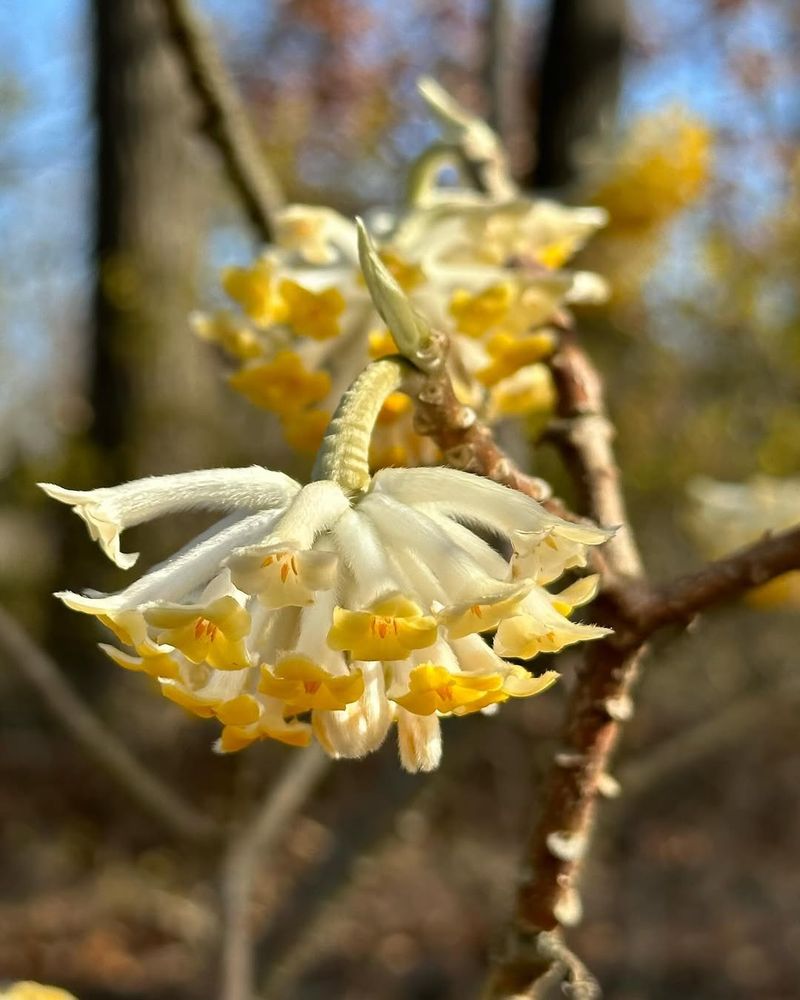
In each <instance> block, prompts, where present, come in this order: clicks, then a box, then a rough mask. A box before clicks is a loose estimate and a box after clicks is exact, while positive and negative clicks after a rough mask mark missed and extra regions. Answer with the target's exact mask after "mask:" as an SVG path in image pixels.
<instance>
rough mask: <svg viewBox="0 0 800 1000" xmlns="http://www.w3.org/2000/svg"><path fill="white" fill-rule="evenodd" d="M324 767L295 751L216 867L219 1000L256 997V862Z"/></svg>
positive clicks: (319, 754) (315, 755) (314, 751)
mask: <svg viewBox="0 0 800 1000" xmlns="http://www.w3.org/2000/svg"><path fill="white" fill-rule="evenodd" d="M330 766H331V759H330V758H329V757H328V756H326V754H325V753H324V752H323V751H322V750H321V749H320V748H319V747H318V746H316V745H314V746H311V747H309V748H308V749H306V750H304V751H302V752H300V753H299V755H298V756H297V757H295V758H294V759H293V760H292V761H291V762H290V763H289V764H288V765H287V767H286V769H285V770H284V772H283V774H282V775H281V777H280V778H279V779H278V781H277V783H276V784H275V785H273V786H272V787H271V788H269V790H268V791H267V793H266V795H265V796H264V800H263V803H262V804H261V806H260V807H258V808H257V809H256V811H255V813H254V814H253V815H252V817H251V818H250V819H249V820H248V821H247V822H246V824H245V826H244V828H243V829H242V830H241V831H240V832H238V833H236V834H235V835H234V836H233V838H232V839H231V841H230V843H229V845H228V849H227V851H226V854H225V858H224V860H223V865H222V896H223V930H222V933H223V945H222V985H221V990H220V998H221V1000H253V998H254V996H255V995H256V989H255V968H254V956H253V943H254V941H253V929H252V924H251V914H250V905H251V901H252V895H253V883H254V881H255V879H256V877H257V874H258V868H259V863H260V862H261V860H262V858H265V857H268V856H269V854H270V852H271V851H272V849H273V848H274V847H275V846H276V845H277V843H278V842H279V841H280V838H281V836H282V834H283V833H284V831H285V830H286V828H287V826H288V825H289V823H290V822H291V820H292V819H293V818H294V817H295V816H296V815H297V813H298V812H299V811H300V809H301V808H302V807H303V804H304V803H305V802H306V800H307V799H308V798H309V796H310V795H311V793H312V792H313V790H314V789H315V788H316V786H317V785H318V784H319V782H320V781H321V780H322V778H323V776H324V775H325V774H326V773H327V771H328V769H329V768H330Z"/></svg>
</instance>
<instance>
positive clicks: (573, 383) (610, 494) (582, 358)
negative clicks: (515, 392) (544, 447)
mask: <svg viewBox="0 0 800 1000" xmlns="http://www.w3.org/2000/svg"><path fill="white" fill-rule="evenodd" d="M549 366H550V371H551V372H552V375H553V381H554V382H555V386H556V392H557V397H558V410H557V412H558V419H557V420H556V421H554V422H553V424H552V425H551V427H550V429H549V432H548V436H549V438H550V439H551V440H553V441H554V443H555V444H556V446H557V447H558V449H559V451H560V453H561V455H562V457H563V459H564V462H565V463H566V465H567V468H568V469H569V470H570V472H571V473H572V477H573V479H574V481H575V484H576V486H577V488H578V491H579V510H581V511H582V512H583V513H585V514H587V515H588V516H589V517H591V518H593V519H594V520H595V521H596V522H597V523H598V524H601V525H603V527H607V528H612V527H616V528H617V533H616V535H615V536H614V538H613V539H612V540H611V541H610V542H608V543H607V545H606V546H604V553H605V558H606V561H607V563H608V566H609V568H610V569H611V570H612V571H613V572H614V573H616V574H619V575H621V576H630V577H640V576H642V561H641V558H640V556H639V552H638V550H637V548H636V543H635V541H634V539H633V535H632V534H631V530H630V528H629V526H628V516H627V511H626V509H625V500H624V498H623V495H622V488H621V484H620V474H619V468H618V467H617V462H616V459H615V457H614V451H613V449H612V447H611V443H612V441H613V440H614V436H615V432H614V428H613V426H612V424H611V422H610V421H609V419H608V414H607V413H606V408H605V401H604V399H603V384H602V379H601V377H600V375H599V374H598V372H597V370H596V369H595V367H594V365H593V364H592V362H591V360H590V359H589V357H588V355H587V354H585V353H584V351H583V350H582V349H581V348H580V347H579V346H578V344H577V342H576V340H575V336H574V334H573V333H572V332H571V331H569V330H566V331H564V334H563V342H562V345H561V347H560V348H559V350H558V351H556V353H555V354H554V355H553V357H552V358H551V359H550V362H549Z"/></svg>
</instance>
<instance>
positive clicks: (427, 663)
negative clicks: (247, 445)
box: [43, 467, 609, 771]
mask: <svg viewBox="0 0 800 1000" xmlns="http://www.w3.org/2000/svg"><path fill="white" fill-rule="evenodd" d="M43 488H44V490H45V491H46V492H47V493H48V494H49V495H50V496H52V497H54V498H55V499H57V500H60V501H62V502H64V503H67V504H69V505H71V506H72V507H73V509H74V510H75V512H76V513H77V514H79V515H80V517H81V518H83V520H84V521H85V522H86V524H87V526H88V528H89V531H90V534H91V535H92V537H93V538H94V539H95V540H97V541H98V542H99V544H100V545H101V547H102V548H103V550H104V552H105V553H106V554H107V555H108V556H109V557H110V558H111V559H112V560H113V561H114V562H116V563H117V564H118V565H120V566H122V567H125V568H128V567H130V566H131V565H132V564H133V563H134V562H135V561H136V558H137V556H136V555H135V554H128V553H123V552H122V551H121V549H120V534H121V533H122V531H123V530H124V529H125V528H127V527H130V526H132V525H135V524H140V523H142V522H145V521H148V520H151V519H152V518H155V517H158V516H161V515H164V514H169V513H174V512H178V511H184V510H188V509H196V508H202V509H208V510H219V511H221V512H224V514H225V516H224V517H223V518H222V520H220V521H219V522H218V523H217V524H216V525H214V527H212V528H211V529H210V530H208V531H206V532H205V533H204V534H202V535H201V536H199V537H198V538H196V539H195V540H194V541H192V542H191V543H190V544H188V545H187V546H186V547H184V548H183V549H182V550H181V551H179V552H178V553H177V554H176V555H174V556H173V557H171V558H170V559H168V560H167V561H165V562H164V563H162V564H161V565H159V566H156V567H155V568H153V569H151V570H150V571H149V572H148V573H146V574H145V575H144V576H142V577H141V578H140V579H138V580H137V581H136V582H135V583H133V584H131V586H129V587H128V588H127V589H125V590H123V591H121V592H120V593H117V594H110V595H102V594H96V593H91V592H90V593H88V594H86V595H81V594H75V593H62V594H60V595H59V596H60V597H61V599H62V600H63V601H64V602H65V603H66V604H67V605H68V606H69V607H70V608H73V609H75V610H77V611H81V612H85V613H88V614H92V615H95V616H97V617H98V619H99V620H100V621H101V622H102V623H103V624H104V625H105V626H107V627H108V628H109V629H110V630H111V631H112V632H113V633H114V635H115V636H116V638H117V639H118V641H119V643H120V644H121V647H122V648H120V646H117V645H104V646H103V648H104V649H105V650H106V652H107V653H108V654H109V656H110V657H111V658H112V659H113V660H114V661H115V662H116V663H118V664H119V665H120V666H122V667H125V668H127V669H131V670H137V671H142V672H144V673H146V674H149V675H150V676H152V677H154V678H156V680H157V681H158V683H159V685H160V688H161V691H162V692H163V694H164V695H165V696H166V697H167V698H170V699H172V700H173V701H175V702H177V703H178V704H180V705H182V706H184V707H185V708H187V709H189V710H191V711H192V712H194V713H196V714H197V715H200V716H206V717H216V718H217V719H218V720H219V721H220V722H221V723H222V725H223V729H222V734H221V737H220V739H219V740H218V742H217V748H218V749H219V750H221V751H224V752H227V751H233V750H238V749H240V748H242V747H245V746H247V745H249V744H250V743H252V742H253V741H255V740H259V739H264V738H273V739H277V740H282V741H283V742H286V743H290V744H294V745H298V746H305V745H307V744H308V743H309V742H310V741H311V739H312V737H313V736H315V737H316V739H317V740H318V742H319V743H320V744H321V745H322V747H323V748H324V749H325V750H326V751H327V752H328V753H329V754H330V755H331V756H333V757H360V756H362V755H363V754H366V753H368V752H370V751H372V750H374V749H375V748H376V747H377V746H379V745H380V743H381V742H382V741H383V740H384V738H385V736H386V734H387V732H388V730H389V728H390V726H391V725H392V724H393V723H396V724H397V730H398V739H399V745H400V756H401V759H402V763H403V765H404V767H406V768H407V769H408V770H410V771H417V770H430V769H431V768H434V767H436V765H437V764H438V762H439V758H440V755H441V735H440V728H439V719H440V717H441V716H446V715H456V716H458V715H464V714H467V713H470V712H475V711H479V710H483V709H490V708H491V709H493V708H494V707H495V706H496V705H497V704H498V703H500V702H503V701H505V700H507V699H508V698H509V697H524V696H528V695H533V694H536V693H538V692H540V691H542V690H544V689H545V688H546V687H548V686H549V685H550V684H551V683H552V682H553V681H554V680H555V679H556V676H557V675H556V674H554V673H552V672H548V673H545V674H544V675H542V676H540V677H536V676H534V675H532V674H531V673H529V672H528V671H527V670H526V669H525V668H524V667H522V666H521V665H519V664H517V663H513V662H509V661H508V660H507V659H505V658H506V657H513V658H521V659H530V658H532V657H535V656H536V655H537V653H539V652H542V651H545V652H555V651H557V650H559V649H561V648H562V647H564V646H566V645H568V644H570V643H574V642H579V641H582V640H586V639H594V638H597V637H599V636H602V635H604V634H605V633H606V632H607V630H606V629H603V628H598V627H596V626H593V625H585V624H577V623H574V622H571V621H570V620H569V618H568V617H567V616H568V615H569V613H570V611H571V610H572V608H573V607H574V606H576V605H578V604H582V603H584V602H585V601H587V600H589V599H591V597H592V596H593V594H594V591H595V588H596V578H593V577H585V578H582V579H579V580H578V582H577V583H575V584H573V585H572V586H570V587H568V588H567V589H566V590H563V591H562V592H561V593H557V594H552V593H550V592H549V591H548V590H547V589H545V585H546V584H549V583H551V582H552V581H554V580H556V579H557V578H558V577H559V576H560V575H561V574H562V573H563V572H564V571H565V570H567V569H571V568H574V567H581V566H584V565H585V562H586V548H587V546H590V545H596V544H599V543H601V542H603V541H605V540H606V539H607V538H608V536H609V532H607V531H605V530H603V529H600V528H596V527H593V526H587V525H584V524H573V523H570V522H567V521H563V520H561V519H559V518H557V517H555V516H553V515H551V514H549V513H548V512H547V511H545V510H544V509H543V508H542V507H541V506H540V505H539V504H537V503H536V502H535V501H533V500H531V499H529V498H528V497H526V496H524V495H522V494H520V493H517V492H515V491H513V490H510V489H507V488H505V487H503V486H499V485H497V484H495V483H492V482H490V481H487V480H484V479H481V478H479V477H477V476H473V475H470V474H468V473H462V472H456V471H453V470H448V469H387V470H384V471H382V472H379V473H378V474H377V475H376V476H375V477H374V478H373V479H372V481H371V483H370V484H369V487H368V488H367V489H366V490H364V491H361V492H360V493H359V494H358V495H357V496H355V497H354V496H351V495H348V494H346V493H345V491H343V489H342V488H341V487H340V486H338V485H337V484H336V483H335V482H333V481H330V480H327V479H322V480H320V481H317V482H312V483H311V484H309V485H307V486H304V487H301V486H300V485H299V484H298V483H296V482H295V481H294V480H292V479H290V478H289V477H288V476H285V475H283V474H281V473H278V472H270V471H268V470H266V469H263V468H260V467H253V468H249V469H219V470H209V471H203V472H195V473H186V474H181V475H176V476H164V477H160V478H150V479H143V480H139V481H137V482H132V483H127V484H125V485H123V486H118V487H114V488H109V489H99V490H93V491H91V492H78V491H73V490H66V489H62V488H61V487H58V486H54V485H51V484H43ZM479 532H480V533H479ZM487 537H493V538H496V539H497V540H498V542H499V544H497V545H492V544H490V543H489V542H488V541H486V540H485V539H486V538H487ZM503 551H510V552H512V553H513V554H512V555H510V556H509V557H506V556H504V555H502V554H500V553H501V552H503ZM485 633H494V638H493V641H492V642H491V644H489V643H488V642H487V641H486V639H485V638H484V634H485Z"/></svg>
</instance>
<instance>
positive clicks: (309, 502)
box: [265, 479, 350, 549]
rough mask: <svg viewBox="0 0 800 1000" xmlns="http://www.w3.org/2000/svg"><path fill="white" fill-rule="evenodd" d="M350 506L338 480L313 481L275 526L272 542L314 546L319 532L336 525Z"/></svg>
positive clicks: (305, 547)
mask: <svg viewBox="0 0 800 1000" xmlns="http://www.w3.org/2000/svg"><path fill="white" fill-rule="evenodd" d="M349 509H350V501H349V500H348V499H347V497H346V496H345V495H344V493H343V492H342V490H341V488H340V487H339V486H337V485H336V483H333V482H330V481H328V480H324V479H323V480H320V481H319V482H315V483H309V484H308V486H304V487H303V488H302V490H301V491H300V492H299V493H298V494H297V496H296V497H295V498H294V500H293V501H292V503H291V504H290V505H289V508H288V510H287V511H286V513H285V514H284V515H283V517H282V518H281V519H280V521H279V522H278V524H277V525H276V526H275V529H274V531H273V532H272V534H271V535H270V537H269V538H268V539H266V540H265V541H267V542H268V543H270V544H271V543H273V542H275V543H277V542H286V543H291V544H292V545H293V546H294V547H295V548H297V549H310V548H311V546H312V545H313V544H314V540H315V538H316V537H317V535H320V534H322V532H323V531H327V530H328V529H329V528H331V527H332V525H334V524H335V523H336V521H337V520H338V518H340V517H341V516H342V514H344V513H345V511H348V510H349Z"/></svg>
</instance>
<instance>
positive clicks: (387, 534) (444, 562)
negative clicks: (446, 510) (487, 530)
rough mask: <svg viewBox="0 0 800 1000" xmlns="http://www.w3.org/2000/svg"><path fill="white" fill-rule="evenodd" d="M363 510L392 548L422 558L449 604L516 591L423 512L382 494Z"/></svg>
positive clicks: (364, 502)
mask: <svg viewBox="0 0 800 1000" xmlns="http://www.w3.org/2000/svg"><path fill="white" fill-rule="evenodd" d="M360 510H361V511H362V512H363V513H365V514H368V515H369V517H370V518H371V519H372V521H373V523H374V524H375V525H376V527H377V528H378V532H379V534H380V535H381V537H382V538H383V539H384V540H385V541H386V542H387V543H388V544H389V545H390V547H391V548H402V547H404V546H405V547H408V548H411V549H414V550H415V552H419V553H420V554H421V555H422V558H424V560H425V562H426V563H427V564H428V565H429V566H430V568H431V570H432V571H433V572H434V574H435V575H436V577H437V578H438V579H439V581H440V583H441V584H442V587H443V589H444V591H445V593H446V595H447V598H448V603H453V602H455V601H462V600H473V599H474V600H476V601H477V600H478V599H479V598H480V597H481V596H485V595H487V594H494V595H496V594H499V593H501V592H502V591H503V590H504V588H506V587H508V589H509V590H511V589H513V587H512V586H511V585H509V584H507V583H506V582H505V580H503V579H500V580H498V579H496V578H495V577H492V576H490V575H489V574H488V573H486V572H485V571H484V570H483V568H482V567H481V565H480V564H479V563H478V562H477V561H476V560H475V559H473V558H472V556H471V555H470V554H469V553H468V552H467V551H466V550H465V549H463V548H462V547H461V546H460V545H459V544H458V542H457V541H456V540H455V538H454V537H453V535H452V534H451V533H449V532H448V531H446V530H445V529H444V528H442V527H440V525H438V524H437V523H436V522H434V521H432V520H431V519H430V518H429V517H427V516H426V515H425V514H423V513H420V511H418V510H414V509H413V508H412V507H410V506H407V505H406V504H404V503H398V502H397V501H396V500H394V499H393V498H392V497H390V496H387V495H385V494H379V493H372V494H368V495H367V496H366V497H365V498H364V500H362V501H361V504H360ZM503 567H504V568H505V563H503ZM504 575H505V569H504Z"/></svg>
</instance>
